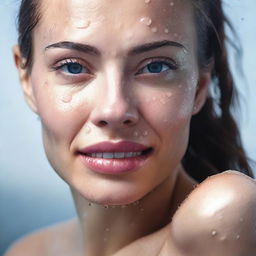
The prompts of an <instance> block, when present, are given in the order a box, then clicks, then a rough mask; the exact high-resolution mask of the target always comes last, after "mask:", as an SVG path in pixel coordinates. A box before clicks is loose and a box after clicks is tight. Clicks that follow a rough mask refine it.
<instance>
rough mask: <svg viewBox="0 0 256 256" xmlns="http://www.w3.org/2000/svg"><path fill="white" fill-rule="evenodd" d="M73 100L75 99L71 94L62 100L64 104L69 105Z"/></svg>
mask: <svg viewBox="0 0 256 256" xmlns="http://www.w3.org/2000/svg"><path fill="white" fill-rule="evenodd" d="M72 98H73V97H72V95H71V94H70V93H69V94H66V95H64V96H63V97H62V99H61V100H62V101H63V102H64V103H69V102H70V101H71V100H72Z"/></svg>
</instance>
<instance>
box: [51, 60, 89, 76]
mask: <svg viewBox="0 0 256 256" xmlns="http://www.w3.org/2000/svg"><path fill="white" fill-rule="evenodd" d="M56 69H60V70H62V71H63V72H65V73H68V74H72V75H79V74H81V73H88V70H87V69H86V68H85V67H83V66H82V65H81V64H79V63H78V62H68V63H64V64H62V65H60V66H59V67H57V68H56Z"/></svg>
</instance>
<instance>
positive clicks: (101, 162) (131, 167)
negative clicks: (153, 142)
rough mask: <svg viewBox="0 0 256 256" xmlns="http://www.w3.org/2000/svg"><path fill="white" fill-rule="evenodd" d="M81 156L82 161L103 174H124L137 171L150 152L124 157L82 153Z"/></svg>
mask: <svg viewBox="0 0 256 256" xmlns="http://www.w3.org/2000/svg"><path fill="white" fill-rule="evenodd" d="M79 156H80V159H81V160H82V163H83V164H84V165H85V166H86V167H88V168H90V169H91V170H93V171H95V172H98V173H103V174H122V173H127V172H132V171H136V170H137V169H138V168H139V167H141V166H142V165H143V164H144V163H145V161H146V160H147V159H148V157H149V154H147V155H143V156H138V157H131V158H122V159H106V158H94V157H89V156H86V155H82V154H80V155H79Z"/></svg>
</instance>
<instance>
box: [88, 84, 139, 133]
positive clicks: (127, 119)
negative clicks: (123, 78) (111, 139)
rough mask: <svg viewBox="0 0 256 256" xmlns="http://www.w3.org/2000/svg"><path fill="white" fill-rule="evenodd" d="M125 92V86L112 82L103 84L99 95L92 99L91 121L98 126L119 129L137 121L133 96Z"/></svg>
mask: <svg viewBox="0 0 256 256" xmlns="http://www.w3.org/2000/svg"><path fill="white" fill-rule="evenodd" d="M129 93H130V92H128V93H126V92H125V86H122V85H121V84H120V83H112V84H109V85H108V86H103V88H101V90H100V97H99V96H98V97H97V98H96V99H95V100H94V104H93V105H94V107H93V109H92V111H91V115H90V118H91V122H92V123H93V124H94V125H95V126H98V127H105V128H106V127H108V128H111V129H119V128H125V127H131V126H134V125H136V124H137V123H138V121H139V112H138V110H137V106H136V102H135V99H134V96H132V95H131V94H130V96H128V95H127V94H129Z"/></svg>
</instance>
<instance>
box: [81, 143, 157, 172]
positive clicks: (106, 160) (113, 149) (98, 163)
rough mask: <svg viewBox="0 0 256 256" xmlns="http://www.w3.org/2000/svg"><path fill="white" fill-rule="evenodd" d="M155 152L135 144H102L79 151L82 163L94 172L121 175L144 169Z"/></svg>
mask: <svg viewBox="0 0 256 256" xmlns="http://www.w3.org/2000/svg"><path fill="white" fill-rule="evenodd" d="M152 152H153V148H152V147H146V146H145V145H142V144H138V143H134V142H124V141H123V142H119V143H110V142H102V143H98V144H95V145H92V146H89V147H87V148H84V149H83V150H80V151H79V156H80V159H81V161H82V163H83V164H84V165H85V166H86V167H87V168H89V169H90V170H92V171H95V172H98V173H103V174H121V173H127V172H131V171H136V170H138V169H139V168H140V167H142V166H143V165H144V164H145V162H146V160H147V159H148V158H149V157H150V155H151V153H152Z"/></svg>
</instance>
